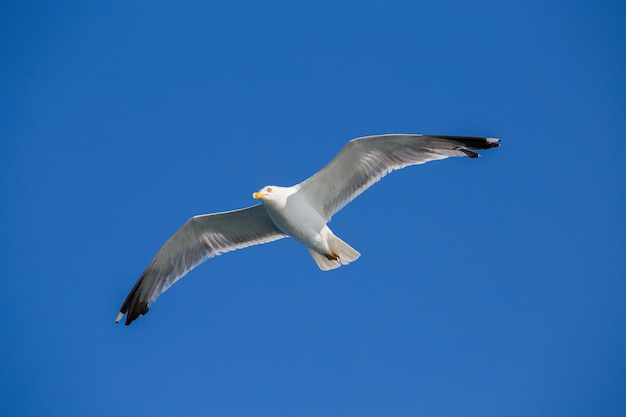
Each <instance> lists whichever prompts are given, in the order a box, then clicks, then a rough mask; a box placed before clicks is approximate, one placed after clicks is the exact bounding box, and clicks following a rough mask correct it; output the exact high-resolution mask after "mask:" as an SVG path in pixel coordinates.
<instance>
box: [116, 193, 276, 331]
mask: <svg viewBox="0 0 626 417" xmlns="http://www.w3.org/2000/svg"><path fill="white" fill-rule="evenodd" d="M284 237H286V235H285V234H284V233H283V232H281V231H280V230H279V229H278V228H277V227H276V226H275V225H274V223H273V222H272V220H271V219H270V217H269V215H268V214H267V211H266V209H265V207H263V206H262V205H260V204H259V205H256V206H252V207H248V208H245V209H241V210H234V211H228V212H224V213H214V214H205V215H201V216H195V217H192V218H191V219H189V220H188V221H187V222H186V223H185V224H184V225H183V226H182V227H181V228H180V229H178V230H177V231H176V233H174V234H173V235H172V237H170V238H169V239H168V240H167V242H165V244H164V245H163V246H162V247H161V249H159V251H158V252H157V254H156V255H155V256H154V258H153V259H152V261H151V262H150V264H149V265H148V267H147V268H146V270H145V271H144V272H143V274H141V277H139V279H138V280H137V282H136V283H135V286H134V287H133V289H132V290H131V291H130V293H129V294H128V297H126V300H125V301H124V303H123V304H122V307H121V308H120V312H119V314H118V316H117V319H116V320H115V321H116V322H119V321H120V320H121V319H122V317H124V315H125V314H127V317H126V325H129V324H130V323H131V322H132V321H133V320H135V319H136V318H137V317H139V316H140V315H143V314H146V313H147V312H148V310H149V308H150V305H151V304H152V303H153V302H154V301H155V300H156V299H157V298H158V297H159V295H160V294H162V293H163V292H165V290H167V289H168V288H169V287H170V286H172V285H173V284H174V283H175V282H176V281H178V280H179V279H181V278H182V277H184V276H185V275H186V274H187V273H188V272H189V271H191V270H192V269H193V268H195V267H196V266H198V265H199V264H201V263H202V262H204V261H205V260H207V259H208V258H211V257H213V256H216V255H219V254H222V253H225V252H229V251H233V250H236V249H242V248H245V247H247V246H251V245H257V244H261V243H267V242H271V241H274V240H278V239H281V238H284Z"/></svg>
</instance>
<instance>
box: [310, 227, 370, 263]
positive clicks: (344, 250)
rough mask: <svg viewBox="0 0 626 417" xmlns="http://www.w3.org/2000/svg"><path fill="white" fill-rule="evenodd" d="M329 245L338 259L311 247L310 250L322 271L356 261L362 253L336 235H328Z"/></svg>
mask: <svg viewBox="0 0 626 417" xmlns="http://www.w3.org/2000/svg"><path fill="white" fill-rule="evenodd" d="M328 246H329V247H330V250H331V251H332V252H333V253H334V254H335V255H336V256H337V259H328V258H327V257H326V255H324V254H321V253H319V252H316V251H314V250H313V249H310V248H309V252H310V253H311V256H312V257H313V260H314V261H315V263H316V264H317V266H319V268H320V269H321V270H322V271H328V270H330V269H335V268H339V267H340V266H341V265H348V264H349V263H350V262H352V261H356V260H357V259H358V258H359V256H361V254H360V253H359V252H358V251H357V250H356V249H354V248H353V247H351V246H350V245H348V244H347V243H346V242H344V241H343V240H341V239H339V238H338V237H337V236H335V235H330V236H329V237H328Z"/></svg>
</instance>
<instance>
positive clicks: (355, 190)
mask: <svg viewBox="0 0 626 417" xmlns="http://www.w3.org/2000/svg"><path fill="white" fill-rule="evenodd" d="M499 142H500V139H496V138H481V137H473V136H436V135H379V136H366V137H362V138H357V139H353V140H351V141H350V142H348V144H347V145H346V146H344V147H343V149H342V150H341V151H340V152H339V153H338V154H337V156H335V157H334V158H333V160H332V161H330V162H329V163H328V165H326V166H325V167H324V168H322V169H321V170H320V171H319V172H318V173H316V174H315V175H313V176H312V177H310V178H309V179H307V180H305V181H303V182H301V183H300V184H298V185H297V187H298V189H299V190H298V192H299V193H302V194H303V196H304V197H305V198H306V199H307V200H308V201H309V203H310V204H311V205H312V206H313V207H315V209H316V210H317V212H318V213H319V214H320V215H322V217H324V218H325V219H326V220H327V221H328V220H330V218H331V217H332V215H333V214H335V213H336V212H338V211H339V210H341V208H342V207H343V206H345V205H346V204H348V203H349V202H350V201H352V200H353V199H354V198H355V197H357V196H358V195H359V194H361V193H362V192H363V191H365V190H366V189H367V188H368V187H370V186H371V185H372V184H374V183H375V182H376V181H378V180H380V179H381V178H382V177H384V176H385V175H387V174H388V173H390V172H391V171H394V170H396V169H400V168H404V167H407V166H410V165H418V164H423V163H425V162H428V161H434V160H438V159H445V158H448V157H450V156H468V157H470V158H476V157H478V156H479V155H478V154H477V153H476V152H473V151H475V150H479V149H490V148H496V147H498V146H499Z"/></svg>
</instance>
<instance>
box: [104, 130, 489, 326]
mask: <svg viewBox="0 0 626 417" xmlns="http://www.w3.org/2000/svg"><path fill="white" fill-rule="evenodd" d="M499 142H500V140H499V139H495V138H478V137H468V136H425V135H381V136H369V137H363V138H357V139H354V140H352V141H350V142H349V143H348V144H347V145H346V146H345V147H344V148H343V149H342V150H341V152H339V154H337V156H336V157H335V158H334V159H333V160H332V161H331V162H330V163H328V165H326V166H325V167H324V168H323V169H322V170H320V171H319V172H318V173H316V174H315V175H313V176H312V177H310V178H308V179H307V180H305V181H303V182H301V183H300V184H297V185H294V186H291V187H279V186H273V185H272V186H266V187H263V188H262V189H261V190H259V191H258V192H256V193H254V194H253V197H254V198H256V199H260V200H261V202H262V203H263V204H261V205H256V206H252V207H248V208H245V209H241V210H234V211H229V212H223V213H214V214H206V215H201V216H195V217H192V218H191V219H190V220H189V221H187V223H185V224H184V225H183V226H182V227H181V228H180V229H179V230H178V231H177V232H176V233H174V235H172V237H170V239H168V241H167V242H165V244H164V245H163V247H161V249H160V250H159V251H158V252H157V254H156V255H155V256H154V258H153V259H152V262H151V263H150V264H149V265H148V267H147V268H146V270H145V271H144V273H143V274H142V275H141V277H140V278H139V280H138V281H137V282H136V284H135V286H134V287H133V289H132V290H131V291H130V293H129V294H128V297H127V298H126V300H125V301H124V303H123V304H122V307H121V309H120V312H119V314H118V316H117V318H116V322H119V321H120V320H121V319H122V317H124V315H125V314H127V318H126V324H127V325H128V324H130V323H131V322H132V321H133V320H135V319H136V318H137V317H139V316H140V315H143V314H145V313H147V312H148V309H149V306H150V304H151V303H152V302H154V301H155V300H156V298H157V297H158V296H159V295H160V294H162V293H163V292H164V291H165V290H167V288H169V287H170V286H171V285H172V284H174V283H175V282H176V281H177V280H179V279H180V278H182V277H183V276H184V275H185V274H187V273H188V272H189V271H190V270H191V269H193V268H194V267H195V266H197V265H199V264H200V263H202V262H203V261H204V260H206V259H208V258H210V257H213V256H215V255H219V254H221V253H224V252H228V251H232V250H236V249H241V248H244V247H247V246H251V245H255V244H260V243H267V242H271V241H274V240H277V239H281V238H284V237H292V238H293V239H295V240H297V241H298V242H300V243H302V244H303V245H305V246H306V247H307V249H308V250H309V252H310V253H311V256H312V257H313V259H314V260H315V262H316V263H317V265H318V266H319V268H320V269H322V270H329V269H335V268H338V267H340V266H341V265H345V264H348V263H350V262H352V261H354V260H356V259H357V258H359V256H360V253H359V252H358V251H356V250H355V249H354V248H352V247H351V246H350V245H348V244H347V243H345V242H344V241H343V240H341V239H339V238H338V237H337V236H335V235H334V234H333V232H332V231H331V230H330V228H329V227H328V225H327V223H328V222H329V221H330V219H331V217H332V216H333V214H335V213H336V212H337V211H339V210H340V209H341V208H342V207H344V206H345V205H346V204H347V203H349V202H350V201H351V200H352V199H354V198H355V197H356V196H358V195H359V194H360V193H362V192H363V191H365V190H366V189H367V188H368V187H369V186H371V185H372V184H373V183H375V182H376V181H378V180H380V179H381V178H382V177H384V176H385V175H386V174H388V173H389V172H391V171H393V170H396V169H400V168H404V167H406V166H409V165H417V164H422V163H425V162H428V161H432V160H437V159H445V158H447V157H449V156H468V157H470V158H475V157H478V154H477V153H475V152H473V150H476V149H489V148H495V147H497V146H499Z"/></svg>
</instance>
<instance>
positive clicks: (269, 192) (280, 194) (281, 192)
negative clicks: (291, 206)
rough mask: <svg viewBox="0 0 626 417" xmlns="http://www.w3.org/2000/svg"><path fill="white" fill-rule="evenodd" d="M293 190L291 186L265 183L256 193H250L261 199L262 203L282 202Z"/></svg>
mask: <svg viewBox="0 0 626 417" xmlns="http://www.w3.org/2000/svg"><path fill="white" fill-rule="evenodd" d="M293 192H294V190H293V187H278V186H276V185H266V186H265V187H263V188H261V189H260V190H259V191H257V192H256V193H252V197H254V198H256V199H258V200H261V201H262V202H264V203H273V204H274V205H276V204H284V202H285V200H286V199H287V197H289V195H291V194H292V193H293Z"/></svg>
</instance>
